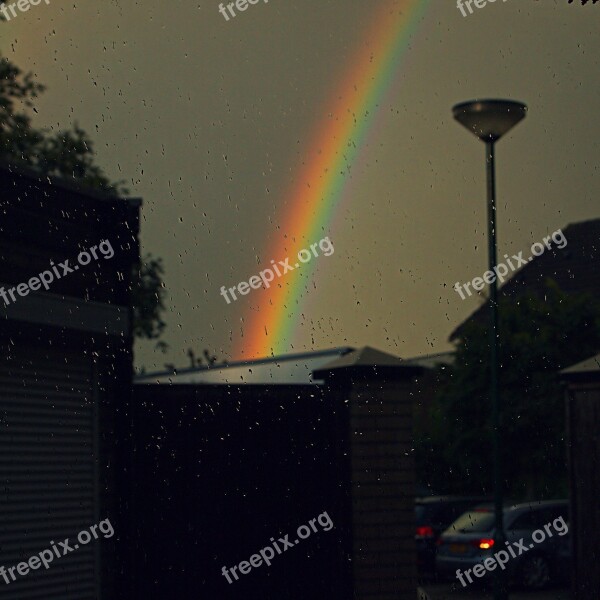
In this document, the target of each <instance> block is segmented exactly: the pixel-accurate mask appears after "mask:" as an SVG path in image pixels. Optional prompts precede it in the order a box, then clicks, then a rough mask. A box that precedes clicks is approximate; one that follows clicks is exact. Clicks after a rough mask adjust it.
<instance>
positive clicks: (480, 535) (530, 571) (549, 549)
mask: <svg viewBox="0 0 600 600" xmlns="http://www.w3.org/2000/svg"><path fill="white" fill-rule="evenodd" d="M568 517H569V505H568V502H567V501H566V500H555V501H539V502H527V503H524V504H516V505H514V506H509V507H506V508H505V509H504V530H505V533H506V540H507V542H509V545H508V546H506V547H504V548H495V547H494V533H495V527H494V523H495V515H494V509H493V506H492V505H485V506H480V507H477V508H476V509H474V510H472V511H469V512H467V513H465V514H464V515H462V516H461V517H459V518H458V519H457V520H456V521H455V522H454V523H452V525H450V527H448V529H446V531H444V533H443V534H442V535H441V536H440V538H439V540H438V548H437V556H436V569H437V572H438V574H439V576H440V577H441V578H447V579H453V580H455V579H457V578H458V576H457V569H460V571H461V573H462V574H463V575H462V577H463V580H462V581H461V583H463V582H464V584H465V585H469V583H470V582H469V581H468V579H469V578H470V579H471V580H472V581H473V584H474V583H476V582H480V583H481V582H483V583H485V582H490V581H491V579H492V576H491V573H489V572H488V571H489V568H486V565H483V563H484V561H485V560H486V559H489V558H490V557H493V556H494V555H495V553H496V552H498V551H500V550H505V551H507V550H510V549H512V552H511V553H510V554H508V552H507V553H506V555H507V559H506V562H505V565H504V566H505V571H506V573H507V577H508V578H509V582H510V583H513V584H517V585H520V586H522V587H524V588H526V589H530V590H539V589H543V588H545V587H547V586H548V585H550V584H551V583H553V582H558V581H566V580H567V579H568V572H569V564H570V551H569V547H570V546H569V532H568V522H569V520H568ZM540 532H542V533H540ZM512 554H514V556H512ZM502 558H504V557H502ZM503 562H504V561H503ZM492 564H494V563H492V562H491V561H488V565H489V566H491V565H492ZM476 565H483V568H484V571H485V572H484V574H483V575H482V576H481V577H478V576H477V575H475V573H473V568H474V567H475V566H476ZM495 568H498V564H497V563H495V567H494V569H495ZM467 571H469V577H466V575H464V574H465V572H467ZM477 572H478V573H481V572H482V567H479V568H478V570H477Z"/></svg>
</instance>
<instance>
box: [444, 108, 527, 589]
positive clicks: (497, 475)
mask: <svg viewBox="0 0 600 600" xmlns="http://www.w3.org/2000/svg"><path fill="white" fill-rule="evenodd" d="M452 112H453V114H454V118H455V119H456V120H457V121H458V122H459V123H460V124H461V125H464V126H465V127H466V128H467V129H468V130H469V131H471V133H473V134H475V135H476V136H477V137H478V138H479V139H480V140H481V141H482V142H484V143H485V155H486V165H487V217H488V257H489V258H488V261H489V270H490V271H492V272H494V273H495V268H496V180H495V164H494V144H495V143H496V142H497V141H498V140H499V139H500V138H501V137H502V136H503V135H504V134H505V133H507V132H508V131H509V130H510V129H512V128H513V127H514V126H515V125H516V124H517V123H518V122H519V121H521V120H522V119H524V118H525V115H526V114H527V106H525V104H523V103H521V102H514V101H512V100H471V101H469V102H462V103H461V104H457V105H456V106H454V107H453V108H452ZM491 279H493V280H492V282H491V283H490V284H489V285H490V288H489V289H490V299H489V302H490V313H489V318H490V332H489V335H490V338H489V340H490V341H489V343H490V399H491V403H492V461H493V476H494V512H495V534H494V548H496V549H497V550H503V549H504V548H505V541H506V536H505V533H504V523H503V509H502V504H503V497H502V496H503V493H502V461H501V456H500V423H501V421H500V403H499V398H498V285H497V282H496V278H495V277H494V278H491ZM507 598H508V589H507V586H506V578H505V576H504V571H503V570H500V569H498V570H497V571H495V572H494V600H507Z"/></svg>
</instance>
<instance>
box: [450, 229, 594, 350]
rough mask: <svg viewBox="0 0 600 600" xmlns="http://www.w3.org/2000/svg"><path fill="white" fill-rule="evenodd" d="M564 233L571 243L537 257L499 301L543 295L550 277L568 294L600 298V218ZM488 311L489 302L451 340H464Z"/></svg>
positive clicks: (503, 290) (515, 277)
mask: <svg viewBox="0 0 600 600" xmlns="http://www.w3.org/2000/svg"><path fill="white" fill-rule="evenodd" d="M562 232H563V234H564V237H565V238H566V240H567V244H566V245H565V246H564V247H563V248H562V249H561V248H558V247H557V246H554V245H553V246H552V247H551V249H550V250H546V251H545V252H544V253H543V254H542V255H540V256H537V257H534V258H533V259H532V260H531V262H528V263H527V264H526V265H525V266H524V267H523V268H522V269H521V270H519V271H517V272H516V273H515V274H514V275H513V276H512V277H511V278H510V279H509V280H508V281H507V282H506V283H505V284H504V285H503V286H502V287H501V288H500V289H499V292H498V297H499V299H501V298H515V297H517V296H520V295H522V294H524V293H527V292H533V293H536V292H538V293H539V292H541V291H542V290H543V289H544V284H545V280H546V278H548V277H549V278H551V279H553V280H554V281H556V283H557V284H558V286H559V288H560V289H561V290H562V291H563V292H565V293H567V294H576V293H583V292H588V293H591V294H593V295H595V296H596V297H598V296H600V219H592V220H589V221H582V222H580V223H571V224H569V225H567V227H565V228H564V229H562ZM523 254H525V253H523ZM487 309H488V301H487V300H486V301H485V302H484V304H482V305H481V306H480V307H479V308H478V309H477V310H475V312H473V313H472V314H471V315H470V316H469V317H468V318H467V319H466V320H465V321H463V322H462V323H461V324H460V325H459V326H458V327H457V328H456V329H454V331H453V332H452V333H451V334H450V338H449V339H450V341H453V340H455V339H456V338H458V337H460V336H461V334H462V332H463V329H464V327H465V325H466V324H467V323H468V322H470V321H471V320H477V321H483V320H484V319H487V314H488V310H487Z"/></svg>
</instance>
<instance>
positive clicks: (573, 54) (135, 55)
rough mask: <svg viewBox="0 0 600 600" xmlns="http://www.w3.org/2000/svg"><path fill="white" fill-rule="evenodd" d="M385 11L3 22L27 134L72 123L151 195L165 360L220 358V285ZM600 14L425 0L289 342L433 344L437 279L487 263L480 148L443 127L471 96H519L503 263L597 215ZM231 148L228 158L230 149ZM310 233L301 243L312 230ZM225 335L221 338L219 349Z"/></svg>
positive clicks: (282, 8) (339, 6) (349, 4)
mask: <svg viewBox="0 0 600 600" xmlns="http://www.w3.org/2000/svg"><path fill="white" fill-rule="evenodd" d="M382 3H386V4H389V5H390V7H394V6H397V2H395V1H393V0H371V1H369V2H366V1H364V0H362V1H359V0H344V1H343V2H342V0H270V2H269V3H268V4H264V3H262V2H260V3H259V4H257V5H256V6H253V7H250V8H249V9H248V10H247V11H246V12H244V13H241V14H239V15H238V16H237V17H236V18H235V19H231V20H230V21H229V22H226V21H225V20H224V19H223V17H222V16H221V15H220V14H219V12H218V9H217V7H218V2H216V1H213V0H210V1H207V0H200V2H171V3H165V2H158V1H157V0H148V1H146V2H144V3H143V4H142V3H131V4H127V5H117V4H116V3H100V4H99V3H97V2H94V3H92V2H81V1H77V2H71V3H60V2H55V1H51V4H50V5H49V6H46V5H45V4H44V3H42V4H40V5H39V6H37V7H34V8H32V9H31V10H30V11H28V12H27V13H23V14H21V15H19V17H18V18H17V19H13V20H12V21H11V22H10V23H5V24H2V31H3V36H2V51H3V52H4V53H5V54H6V55H8V56H9V57H10V58H12V59H14V60H15V62H16V63H17V64H18V65H19V66H20V67H21V68H23V69H25V70H33V71H34V72H35V73H36V74H37V76H38V79H39V80H40V81H41V82H43V83H45V84H47V85H48V88H49V89H48V91H47V92H46V94H45V95H44V96H43V98H42V100H41V101H40V103H39V107H38V110H39V115H38V116H37V121H36V123H37V124H38V125H42V124H44V125H48V126H52V127H57V128H62V127H68V126H69V125H70V123H71V122H72V121H73V120H74V119H76V120H77V121H78V122H79V124H80V125H81V126H82V127H83V128H84V129H86V130H87V131H88V132H89V133H90V134H91V135H92V137H93V139H95V140H96V150H97V152H98V159H99V163H100V164H101V165H103V166H105V168H106V170H107V172H108V173H109V174H110V176H112V177H114V178H121V177H123V178H125V179H127V180H128V185H129V187H130V188H131V190H132V193H133V195H135V196H141V197H143V199H144V206H143V210H142V235H141V240H142V245H143V250H144V251H150V252H152V253H153V254H154V255H157V256H162V257H163V258H164V261H165V267H166V277H165V283H166V285H167V288H168V291H169V296H168V304H169V312H168V314H167V317H166V321H167V325H168V328H167V331H166V335H165V338H164V339H165V341H167V342H168V343H169V345H170V346H171V349H170V351H169V353H168V354H167V355H162V354H155V353H154V352H153V351H152V346H151V344H148V343H143V344H139V345H138V349H137V353H136V362H137V364H138V365H141V364H144V365H145V366H146V368H148V369H153V368H160V367H162V365H163V363H164V362H174V363H176V364H178V365H185V364H187V357H186V356H185V351H186V349H187V348H188V347H193V348H194V349H195V350H196V351H197V352H200V351H201V350H202V349H203V348H209V349H210V350H211V352H214V353H216V354H217V355H218V356H219V357H220V358H231V352H232V349H233V347H234V346H233V342H236V343H237V342H238V341H239V335H240V317H241V316H242V315H243V314H244V312H245V311H244V308H245V306H244V302H251V301H252V300H251V299H250V296H247V297H245V298H241V299H240V300H238V302H237V303H235V304H232V305H230V306H228V305H226V304H225V302H224V300H223V298H222V297H221V296H220V295H219V288H220V286H222V285H234V284H236V283H237V282H239V281H242V280H248V278H249V277H250V276H251V275H253V274H254V273H256V271H257V256H259V257H261V258H262V260H263V261H265V260H266V261H268V260H270V259H271V258H275V259H280V258H285V257H272V256H263V254H264V253H265V252H266V251H267V249H268V244H267V241H268V239H269V238H270V236H271V235H272V234H273V231H274V228H275V227H276V225H277V218H278V216H279V214H280V212H279V211H278V207H280V206H281V203H282V202H283V201H284V199H283V195H284V192H285V190H286V187H287V182H288V181H289V177H290V173H293V172H294V171H295V170H296V169H297V165H298V164H299V162H300V160H301V159H302V156H301V155H300V154H299V151H298V148H301V147H302V143H304V142H306V140H307V136H308V135H309V134H310V133H311V132H312V129H313V127H314V124H315V123H316V122H317V121H318V117H319V116H320V112H319V111H320V110H322V109H323V102H324V100H325V99H326V98H327V97H328V96H329V94H330V93H331V91H332V88H333V86H334V85H335V84H336V82H337V80H338V78H339V76H340V75H341V74H343V73H344V72H345V71H346V69H347V68H348V60H349V58H350V57H351V56H352V55H353V53H354V51H355V49H356V47H357V46H358V43H359V42H360V40H361V39H362V36H364V31H365V27H366V25H367V24H368V22H369V18H370V16H371V15H372V12H373V10H374V7H376V6H379V5H380V4H382ZM599 24H600V5H595V6H594V5H592V4H591V3H589V4H588V5H587V6H585V7H583V6H580V5H579V4H568V3H567V0H554V1H552V0H544V1H543V2H536V1H535V0H508V1H507V2H496V3H495V4H490V5H488V6H486V7H484V8H482V9H477V10H476V11H475V13H474V14H473V15H470V16H468V17H466V18H464V17H462V16H461V13H460V12H459V10H458V9H457V8H456V5H455V3H454V2H442V1H441V0H432V5H431V6H430V8H429V9H428V12H427V14H426V16H425V18H424V20H423V22H422V23H421V25H420V26H419V27H418V28H417V30H416V31H415V35H414V38H413V40H412V42H411V48H410V50H409V51H408V52H407V53H406V56H405V60H404V61H403V64H402V66H401V67H400V69H399V71H398V75H397V78H398V82H397V85H396V86H395V87H394V90H395V92H394V94H392V95H391V96H388V97H387V99H386V102H385V103H384V104H382V106H381V111H382V112H381V114H382V115H383V121H382V123H383V126H382V127H381V129H380V134H379V136H378V137H377V139H376V143H373V144H372V145H371V146H370V147H369V148H368V149H366V151H365V153H364V155H363V160H361V162H360V163H359V165H358V166H357V169H356V171H355V172H354V174H353V176H354V179H355V182H354V185H353V186H352V189H351V193H349V194H348V196H347V197H345V199H344V203H343V206H342V207H341V208H340V216H339V218H338V219H336V225H335V227H334V228H333V229H332V230H331V231H328V232H327V233H326V235H330V237H331V239H332V241H333V242H334V244H335V254H334V255H333V256H331V257H328V258H319V259H317V260H318V261H320V263H319V266H318V272H317V274H316V279H315V285H316V288H315V289H313V290H312V291H311V298H310V302H309V310H308V312H307V314H306V318H305V320H304V321H303V325H302V328H301V331H300V334H299V343H298V344H297V345H295V347H294V348H290V351H292V350H293V351H304V350H311V349H313V348H315V349H320V348H327V347H332V346H338V345H345V344H349V345H357V346H358V345H364V344H369V345H372V346H375V347H378V348H380V349H382V350H387V351H390V352H392V353H395V354H398V355H400V356H411V355H415V354H421V353H429V352H435V351H443V350H445V349H447V348H448V344H447V341H446V339H447V336H448V334H449V333H450V331H451V330H452V329H453V328H454V326H456V325H457V324H458V323H459V322H460V321H461V320H462V319H464V318H465V317H466V316H468V314H469V312H470V311H471V310H473V308H475V307H476V306H477V304H478V300H476V299H469V300H465V301H462V300H461V299H460V297H459V296H458V295H457V294H456V292H455V291H454V290H453V289H452V285H453V284H454V283H455V282H456V281H461V282H463V281H467V280H470V279H472V278H473V277H475V276H477V275H481V273H482V272H483V271H484V270H485V266H486V260H487V258H486V245H485V244H486V223H485V203H484V197H485V180H484V154H483V145H482V144H481V143H480V142H478V141H477V140H476V139H475V138H474V137H473V136H470V135H469V134H468V133H467V132H466V131H465V130H464V129H462V128H461V127H460V126H459V125H458V124H457V123H456V122H454V121H453V119H452V116H451V111H450V109H451V106H452V105H453V104H454V103H456V102H459V101H461V100H467V99H470V98H473V97H508V98H515V99H519V100H522V101H524V102H526V103H527V104H528V105H529V114H528V116H527V118H526V119H525V121H523V123H521V124H519V126H518V127H517V128H515V130H514V131H513V132H511V134H510V135H509V136H507V137H506V139H503V140H502V141H501V142H500V143H499V144H498V154H497V158H498V165H497V167H498V197H499V213H498V234H499V255H500V256H502V255H503V254H504V253H509V254H516V253H517V252H518V251H519V250H528V248H529V247H530V245H531V244H532V243H533V242H535V241H539V240H541V239H542V238H543V237H544V236H545V235H547V234H548V233H550V232H552V231H554V230H556V229H558V228H559V227H563V226H565V225H566V224H568V223H570V222H575V221H580V220H585V219H589V218H596V217H598V216H600V215H599V210H598V196H597V193H598V189H599V182H600V174H599V172H598V166H597V164H598V163H597V156H598V144H599V142H598V140H599V139H600V120H599V119H598V114H600V93H599V91H600V90H599V84H598V72H600V69H599V57H600V40H599V36H598V31H599ZM225 157H226V158H225ZM315 241H316V240H315ZM232 340H233V341H232Z"/></svg>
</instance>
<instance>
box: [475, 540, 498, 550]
mask: <svg viewBox="0 0 600 600" xmlns="http://www.w3.org/2000/svg"><path fill="white" fill-rule="evenodd" d="M471 544H473V546H475V548H478V549H479V550H489V549H490V548H491V547H492V546H493V545H494V540H493V539H491V538H482V539H480V540H473V541H472V542H471Z"/></svg>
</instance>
